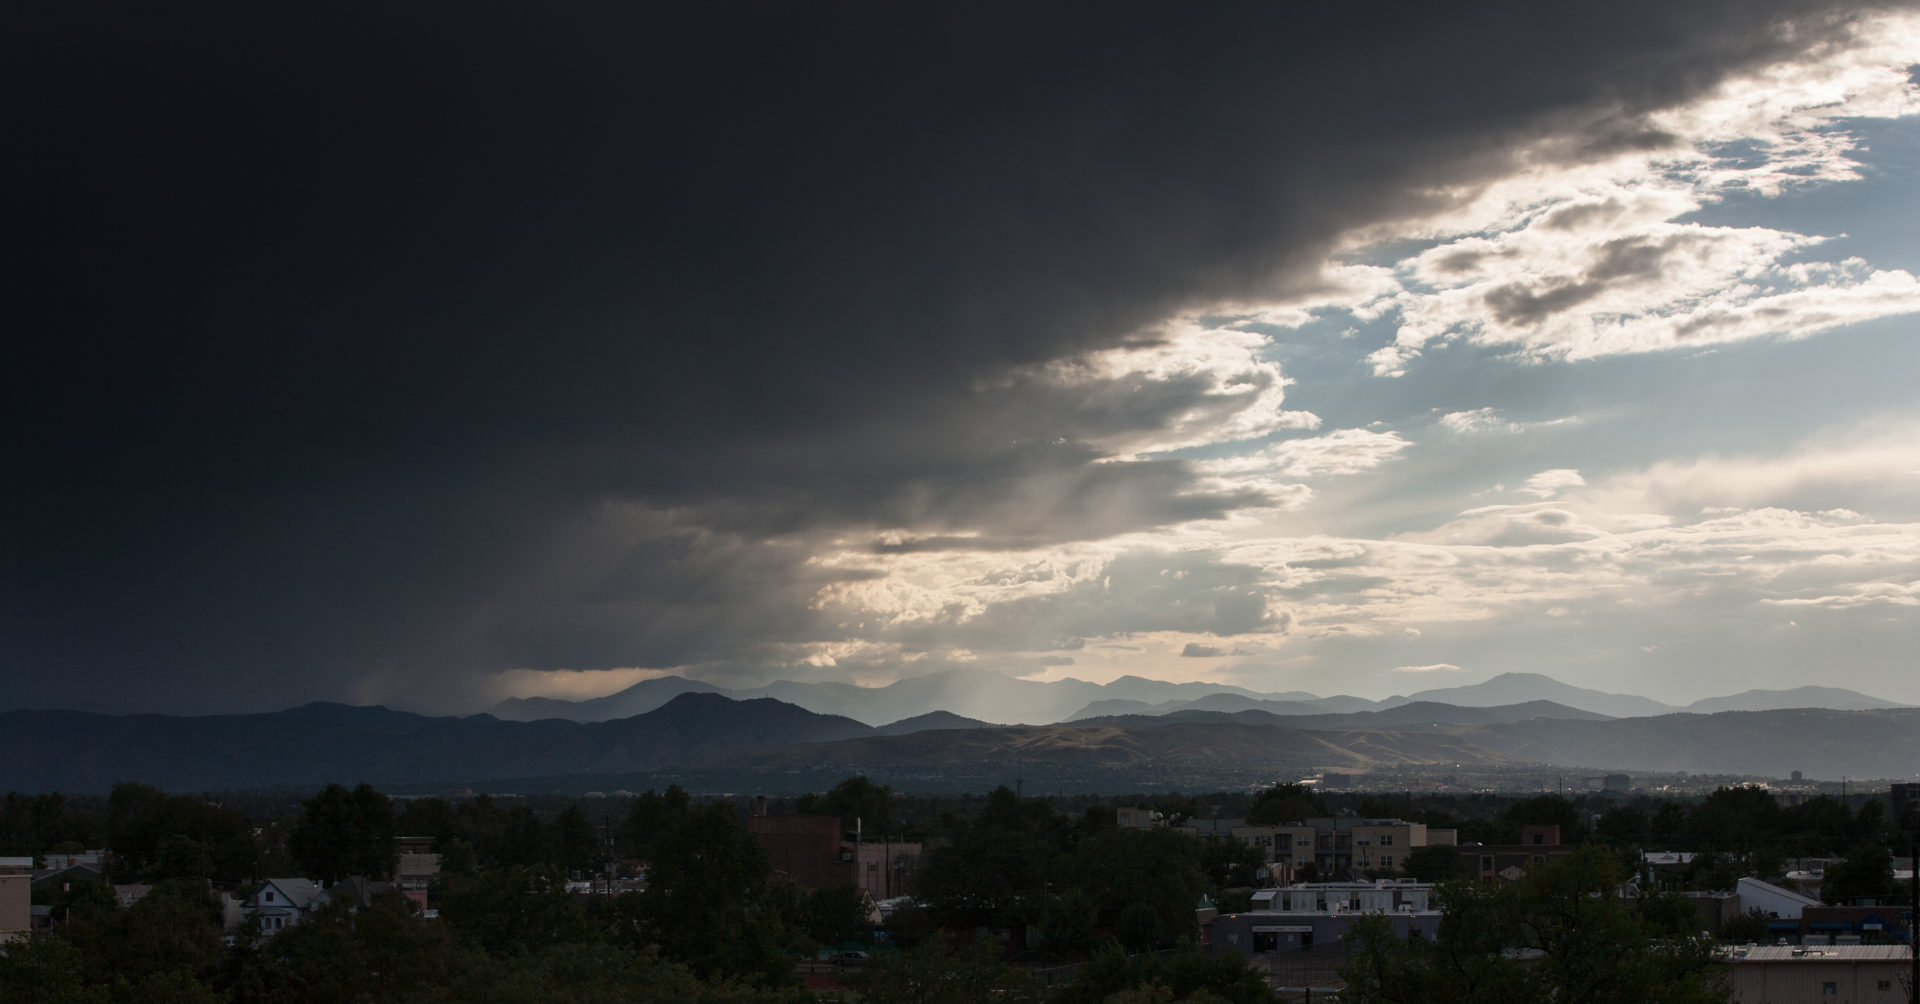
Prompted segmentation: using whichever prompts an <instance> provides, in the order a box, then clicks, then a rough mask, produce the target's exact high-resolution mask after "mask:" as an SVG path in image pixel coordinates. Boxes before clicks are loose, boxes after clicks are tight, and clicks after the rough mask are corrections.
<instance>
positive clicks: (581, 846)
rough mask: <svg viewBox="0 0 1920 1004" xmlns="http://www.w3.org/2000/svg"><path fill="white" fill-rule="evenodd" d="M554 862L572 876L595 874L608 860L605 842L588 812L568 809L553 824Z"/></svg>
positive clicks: (571, 806)
mask: <svg viewBox="0 0 1920 1004" xmlns="http://www.w3.org/2000/svg"><path fill="white" fill-rule="evenodd" d="M552 835H553V860H554V862H555V863H557V864H558V865H559V866H560V867H561V868H562V869H564V870H566V871H567V872H569V873H581V874H585V873H588V872H591V871H594V870H595V869H597V868H598V867H599V866H600V862H601V861H602V860H603V859H604V858H605V856H606V855H605V850H604V847H605V842H604V841H603V840H602V839H601V837H600V831H599V829H597V828H596V827H595V826H594V825H593V820H592V819H590V818H588V816H587V812H586V810H585V809H582V808H580V807H579V806H578V805H569V806H567V807H566V808H565V809H562V810H560V815H559V816H557V817H555V819H554V821H553V834H552Z"/></svg>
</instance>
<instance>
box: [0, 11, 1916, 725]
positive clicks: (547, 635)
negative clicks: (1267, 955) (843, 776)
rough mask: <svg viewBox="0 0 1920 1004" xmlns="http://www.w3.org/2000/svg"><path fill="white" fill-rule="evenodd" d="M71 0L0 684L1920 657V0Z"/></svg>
mask: <svg viewBox="0 0 1920 1004" xmlns="http://www.w3.org/2000/svg"><path fill="white" fill-rule="evenodd" d="M26 20H28V21H30V22H31V23H30V24H27V25H24V26H23V28H24V29H26V30H23V31H21V32H20V33H19V35H18V36H17V37H18V38H20V39H21V40H22V41H20V42H16V43H14V44H15V47H16V48H18V49H19V50H21V51H19V52H17V53H13V58H11V59H10V60H9V63H10V64H11V65H13V66H15V67H18V68H19V70H18V72H19V73H21V74H22V79H25V80H28V81H31V82H32V85H33V86H32V87H31V88H29V89H27V91H26V92H25V93H26V94H27V100H26V102H25V104H26V106H27V108H26V113H25V116H24V119H23V124H22V127H21V133H20V137H19V138H20V142H21V149H23V150H25V151H26V154H25V157H24V159H23V160H21V161H20V162H19V163H16V164H15V165H14V166H13V170H16V171H21V172H24V173H23V174H21V175H18V176H16V177H14V178H13V179H12V180H13V184H11V185H9V186H8V189H9V194H8V195H7V198H8V200H9V202H10V209H11V210H12V212H11V213H10V218H13V219H17V220H20V221H22V222H21V224H20V225H19V226H18V227H16V228H14V237H13V240H14V242H15V244H16V246H17V247H18V249H19V251H20V254H18V255H17V257H20V258H22V259H23V260H26V261H28V262H29V264H28V265H27V266H26V267H25V269H24V270H23V271H22V273H21V274H20V275H19V276H18V281H19V283H20V289H21V290H22V295H21V297H20V301H21V302H24V304H25V311H24V316H23V317H21V318H20V320H19V323H17V324H16V325H12V326H11V327H16V328H17V329H18V330H21V331H24V332H27V333H28V336H29V337H28V341H29V344H28V346H27V347H26V348H25V349H23V350H21V351H19V352H18V353H17V354H16V357H15V358H14V360H13V365H12V366H11V367H10V369H11V370H12V371H13V379H12V381H10V386H11V393H10V394H9V395H8V398H9V400H8V405H7V407H8V409H9V415H10V425H11V427H12V428H13V429H14V430H15V443H16V449H15V450H14V451H11V452H12V454H13V459H14V472H15V476H14V478H12V479H11V480H12V482H13V489H12V490H11V491H10V492H8V493H7V494H6V496H5V503H4V505H5V507H6V508H5V513H6V516H7V526H8V528H9V530H8V538H9V540H8V560H7V561H6V563H5V564H6V568H7V572H6V588H7V596H8V602H7V603H6V604H5V613H4V615H0V616H3V617H4V619H3V620H0V638H4V647H3V648H0V652H4V655H5V657H4V659H0V709H6V708H14V707H56V706H68V707H93V708H111V709H115V710H127V711H166V712H176V713H206V712H224V711H251V710H267V709H274V708H282V707H290V706H293V705H296V704H300V703H304V702H306V701H311V700H334V701H344V702H348V703H368V704H370V703H382V704H387V705H390V706H393V707H400V708H407V709H413V710H420V711H425V712H433V713H449V712H466V711H472V710H475V709H478V708H482V707H486V706H488V705H490V704H492V703H493V702H495V701H498V700H500V699H501V698H504V697H508V696H530V695H536V694H541V695H549V696H554V697H562V698H569V699H579V698H584V697H593V696H599V695H604V694H609V693H613V692H616V691H618V690H620V689H622V688H624V687H626V686H629V685H631V684H633V683H634V682H637V681H639V680H642V679H646V678H649V677H654V676H660V675H665V674H674V675H680V676H686V677H689V678H694V679H700V680H704V681H707V682H710V683H713V684H715V685H719V686H725V687H734V688H751V687H754V686H759V685H763V684H765V683H768V682H771V681H774V680H781V679H787V680H801V681H808V682H841V683H851V684H858V685H863V686H878V685H883V684H885V683H887V682H890V681H892V680H896V679H900V678H904V677H913V676H920V675H925V674H929V673H933V672H938V671H941V670H945V669H952V668H984V669H991V670H995V671H999V672H1005V673H1008V674H1012V675H1015V676H1019V677H1022V678H1027V679H1036V680H1058V679H1062V678H1066V677H1074V678H1078V679H1082V680H1088V681H1091V682H1105V681H1108V680H1112V679H1115V678H1117V677H1120V676H1123V675H1137V676H1143V677H1149V678H1153V679H1159V680H1167V681H1174V682H1180V681H1213V682H1220V683H1225V684H1231V685H1235V686H1240V687H1245V688H1248V689H1251V690H1256V691H1262V692H1280V691H1292V690H1301V691H1309V692H1312V693H1316V694H1320V695H1323V696H1325V695H1333V694H1341V693H1345V694H1353V695H1357V696H1362V697H1369V698H1374V699H1378V698H1384V697H1387V696H1390V695H1395V694H1407V693H1412V692H1416V691H1420V690H1425V689H1430V688H1435V687H1446V686H1456V685H1461V684H1470V683H1477V682H1480V681H1484V680H1486V679H1489V678H1492V677H1494V676H1497V675H1500V674H1502V673H1507V672H1533V673H1542V674H1545V675H1548V676H1551V677H1553V678H1555V679H1557V680H1560V681H1562V682H1565V683H1568V684H1571V685H1574V686H1578V687H1585V688H1590V689H1594V690H1601V691H1607V692H1613V693H1624V694H1636V695H1642V696H1646V697H1650V698H1653V699H1656V700H1659V701H1663V702H1666V703H1670V704H1676V705H1684V704H1687V703H1689V702H1691V701H1693V700H1697V699H1700V698H1705V697H1711V696H1719V695H1725V694H1732V693H1736V692H1739V691H1744V690H1748V689H1752V688H1765V689H1788V688H1792V687H1797V686H1802V685H1809V684H1817V685H1822V686H1830V687H1841V688H1848V689H1852V690H1856V691H1860V692H1862V693H1865V694H1869V695H1872V696H1875V697H1880V698H1885V699H1889V700H1894V701H1900V702H1904V703H1910V704H1920V675H1917V674H1915V673H1914V672H1913V669H1914V666H1915V665H1916V653H1920V616H1916V614H1920V390H1917V389H1916V377H1920V338H1916V337H1915V334H1916V325H1917V324H1920V322H1917V321H1916V316H1917V315H1920V278H1917V276H1920V229H1917V228H1916V227H1915V225H1914V221H1916V220H1920V8H1916V6H1915V5H1913V4H1910V3H1898V4H1888V5H1876V4H1825V3H1813V2H1806V3H1801V2H1744V0H1743V2H1731V0H1729V2H1702V3H1697V4H1685V5H1676V4H1670V3H1657V2H1645V3H1634V2H1629V3H1625V4H1621V5H1609V6H1607V7H1606V8H1605V9H1601V8H1593V9H1568V8H1549V7H1546V6H1545V5H1542V6H1541V7H1540V8H1520V9H1516V8H1513V7H1498V8H1495V7H1492V6H1490V5H1488V6H1467V7H1449V8H1446V9H1432V10H1427V9H1420V10H1408V9H1398V8H1396V9H1395V11H1394V13H1393V16H1392V17H1390V18H1382V17H1379V16H1378V12H1375V11H1371V10H1368V9H1366V8H1364V7H1359V6H1355V7H1351V8H1348V7H1342V8H1340V9H1337V10H1311V11H1307V10H1301V9H1294V8H1288V7H1222V8H1213V9H1188V8H1175V7H1169V6H1156V5H1145V4H1141V5H1133V4H1102V5H1098V6H1093V7H1085V8H1082V7H1072V6H1068V5H1056V4H1042V5H1024V6H1021V7H1018V8H976V7H973V6H962V5H911V6H910V7H899V6H887V5H872V6H869V7H864V8H861V7H855V8H833V9H831V10H824V9H815V8H810V7H806V6H796V7H788V8H768V7H760V6H735V5H729V4H714V5H697V6H695V7H689V8H687V9H678V10H643V9H618V8H612V9H608V8H597V7H595V8H589V7H577V8H576V7H562V8H559V9H553V10H546V9H543V10H541V11H538V12H531V13H529V12H525V11H517V10H515V9H513V8H508V7H505V6H503V5H501V6H494V5H476V6H461V7H458V8H446V9H440V8H430V7H426V6H421V7H403V8H397V9H391V10H385V11H382V12H379V13H378V14H375V13H370V12H349V11H322V12H312V13H301V12H291V11H266V12H258V13H257V16H255V15H247V16H242V15H241V14H240V13H238V12H236V11H230V10H221V9H216V8H208V9H197V10H191V11H188V10H178V9H176V10H168V9H160V8H142V7H133V6H127V7H124V8H113V7H111V6H110V7H89V8H73V7H58V6H55V7H46V8H41V9H37V10H35V11H33V12H31V13H30V14H28V15H26ZM28 39H31V44H30V45H29V44H26V41H25V40H28ZM16 309H18V308H16Z"/></svg>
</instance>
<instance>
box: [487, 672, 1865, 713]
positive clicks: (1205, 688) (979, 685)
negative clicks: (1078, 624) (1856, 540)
mask: <svg viewBox="0 0 1920 1004" xmlns="http://www.w3.org/2000/svg"><path fill="white" fill-rule="evenodd" d="M685 693H707V694H715V693H722V691H721V690H720V688H717V687H714V686H713V685H711V684H707V683H702V682H700V681H697V680H688V679H685V678H682V677H678V676H663V677H657V678H655V679H651V680H643V681H641V682H640V683H636V684H634V685H633V686H631V687H628V688H627V689H625V690H622V691H620V692H618V693H615V694H610V695H608V696H606V697H598V698H593V699H591V700H585V701H564V700H558V699H554V698H546V697H533V698H509V699H508V700H505V701H501V702H500V703H499V704H497V705H495V706H494V707H493V708H491V709H489V710H490V713H491V714H492V715H494V717H496V718H500V719H503V720H507V721H537V720H540V719H546V718H560V719H566V720H568V721H575V722H603V721H611V720H614V719H617V718H629V717H632V716H633V715H638V714H645V713H646V712H649V711H652V710H654V709H655V708H658V707H660V706H662V705H664V704H666V703H667V702H668V701H670V700H672V699H674V698H675V697H678V696H679V695H681V694H685ZM725 693H726V694H727V696H730V697H733V698H737V699H742V700H750V699H755V698H774V699H776V700H781V701H785V702H787V703H789V704H794V705H798V706H799V707H802V708H806V709H807V710H809V711H814V712H818V713H820V714H826V715H842V716H845V717H847V718H852V719H854V720H855V721H860V722H865V723H867V724H868V725H880V724H883V723H886V722H896V721H900V720H901V719H906V718H913V717H915V716H918V715H924V714H929V713H932V712H936V711H945V712H948V713H950V714H955V715H960V716H963V717H967V718H972V719H975V720H978V721H985V722H1007V723H1014V722H1018V723H1026V724H1036V725H1047V724H1054V723H1059V722H1069V721H1079V720H1084V719H1089V718H1101V717H1107V716H1112V715H1160V714H1168V713H1170V712H1174V711H1188V710H1199V711H1249V710H1259V711H1267V712H1271V713H1273V714H1276V715H1323V714H1348V713H1354V712H1362V711H1385V710H1389V709H1392V708H1397V707H1400V706H1403V705H1407V704H1417V703H1438V704H1450V705H1455V706H1459V707H1476V708H1490V707H1509V706H1513V705H1521V704H1526V703H1529V702H1532V701H1549V702H1552V703H1555V704H1559V705H1562V706H1565V707H1567V708H1572V709H1576V710H1579V711H1584V712H1588V713H1591V714H1596V715H1605V716H1607V717H1610V718H1637V717H1646V716H1651V715H1667V714H1673V713H1675V712H1682V711H1685V712H1693V713H1697V714H1712V713H1714V712H1720V711H1778V710H1784V709H1788V708H1830V709H1833V710H1839V711H1862V710H1868V709H1873V708H1896V707H1900V706H1901V705H1898V704H1895V703H1894V702H1892V701H1885V700H1881V699H1879V698H1876V697H1869V696H1867V695H1865V694H1860V693H1855V692H1854V691H1851V690H1841V689H1839V688H1834V687H1800V688H1797V689H1794V690H1749V691H1745V692H1743V693H1739V694H1732V695H1729V696H1726V697H1714V698H1707V699H1704V700H1700V701H1695V702H1694V703H1693V704H1690V705H1687V706H1685V707H1679V706H1675V705H1671V704H1663V703H1661V702H1659V701H1656V700H1653V699H1651V698H1647V697H1639V696H1635V695H1631V694H1611V693H1606V692H1604V691H1599V690H1589V689H1587V688H1584V687H1575V686H1571V685H1569V684H1565V683H1561V682H1560V681H1558V680H1555V679H1553V678H1552V677H1550V676H1544V675H1541V674H1539V673H1505V674H1502V675H1500V676H1496V677H1494V678H1493V679H1490V680H1487V681H1486V682H1484V683H1476V684H1470V685H1467V686H1460V687H1440V688H1436V689H1432V690H1422V691H1419V692H1417V693H1413V694H1409V695H1405V696H1394V697H1389V698H1386V699H1385V700H1379V701H1373V700H1368V699H1366V698H1363V697H1353V696H1350V695H1346V694H1337V695H1334V696H1331V697H1320V696H1317V695H1315V694H1310V693H1306V692H1304V691H1290V692H1286V693H1259V692H1257V691H1252V690H1248V689H1246V688H1244V687H1236V686H1231V685H1227V684H1218V683H1165V682H1162V681H1159V680H1149V679H1145V678H1143V677H1138V676H1123V677H1120V678H1119V679H1116V680H1114V681H1112V682H1110V683H1105V684H1098V683H1088V682H1086V681H1084V680H1076V679H1071V678H1069V679H1065V680H1056V681H1050V682H1040V681H1035V680H1023V679H1019V678H1017V677H1010V676H1006V675H1004V674H1001V673H995V672H993V671H991V670H949V671H947V672H943V673H934V674H931V675H929V676H921V677H913V678H910V679H904V680H900V681H898V682H895V683H891V684H888V685H887V686H884V687H856V686H853V685H851V684H845V683H799V682H794V681H788V680H782V681H779V682H776V683H773V684H769V685H767V686H765V687H757V688H753V689H750V690H738V691H726V692H725Z"/></svg>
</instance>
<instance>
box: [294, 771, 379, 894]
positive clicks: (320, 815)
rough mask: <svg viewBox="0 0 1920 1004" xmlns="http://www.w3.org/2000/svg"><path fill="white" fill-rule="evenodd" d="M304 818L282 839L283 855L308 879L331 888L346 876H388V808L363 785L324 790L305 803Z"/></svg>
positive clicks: (370, 787) (334, 785)
mask: <svg viewBox="0 0 1920 1004" xmlns="http://www.w3.org/2000/svg"><path fill="white" fill-rule="evenodd" d="M302 804H303V805H305V806H306V815H305V817H304V818H303V819H302V820H301V821H300V824H299V825H298V826H296V827H294V829H293V832H292V833H290V834H288V835H287V851H288V853H290V854H292V855H293V860H294V862H295V863H296V864H298V865H299V866H300V868H301V870H302V871H303V872H305V873H306V874H307V875H309V876H311V877H313V878H316V879H319V880H320V881H322V882H324V883H326V884H328V885H332V884H333V883H335V882H338V881H340V880H341V879H343V878H346V877H347V876H349V875H365V876H367V877H369V878H386V877H387V876H389V875H391V874H393V803H392V802H390V801H389V800H388V799H387V796H385V795H382V794H380V793H379V792H377V791H375V790H373V788H372V786H370V785H367V784H365V783H362V784H361V785H360V786H359V787H356V788H354V789H353V791H351V792H349V791H347V789H345V788H343V787H341V786H340V785H338V784H329V785H327V786H326V787H325V788H323V789H321V790H320V792H319V794H316V795H315V796H314V797H312V798H309V799H307V800H306V801H305V802H304V803H302Z"/></svg>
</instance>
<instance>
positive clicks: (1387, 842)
mask: <svg viewBox="0 0 1920 1004" xmlns="http://www.w3.org/2000/svg"><path fill="white" fill-rule="evenodd" d="M1380 846H1382V847H1392V846H1393V834H1391V833H1382V834H1380Z"/></svg>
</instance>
